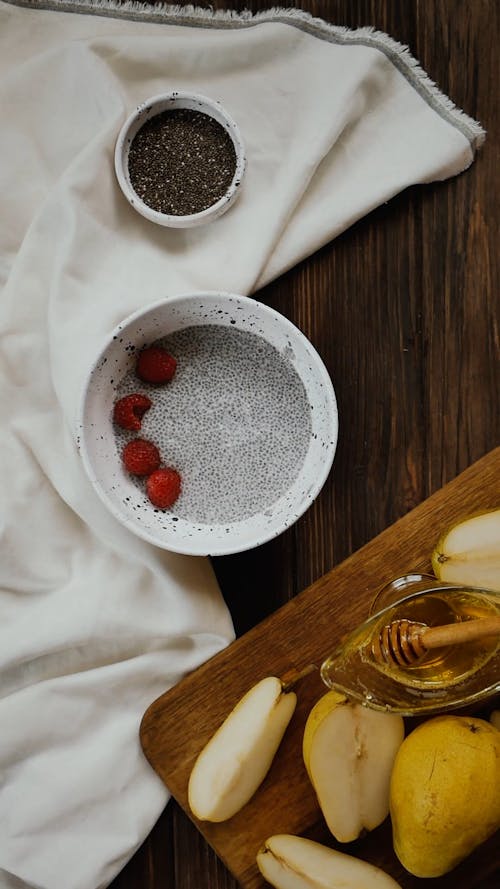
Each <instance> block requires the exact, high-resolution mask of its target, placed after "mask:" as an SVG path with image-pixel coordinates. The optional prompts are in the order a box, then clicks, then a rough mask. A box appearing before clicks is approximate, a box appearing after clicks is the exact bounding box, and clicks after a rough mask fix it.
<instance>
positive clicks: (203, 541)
mask: <svg viewBox="0 0 500 889" xmlns="http://www.w3.org/2000/svg"><path fill="white" fill-rule="evenodd" d="M200 299H201V300H204V302H205V304H211V305H213V309H212V311H213V312H214V315H213V320H212V321H210V320H208V321H205V322H203V323H205V324H210V323H214V324H216V323H220V321H219V320H216V319H217V318H218V317H219V316H218V311H219V308H220V306H221V305H224V306H225V307H227V306H228V305H229V306H230V307H231V308H233V309H234V308H236V309H237V306H238V305H242V306H243V307H245V308H246V309H247V310H248V312H251V311H254V312H255V313H256V316H257V317H259V318H261V319H267V320H269V321H270V322H271V323H272V324H274V325H277V327H276V330H277V331H279V334H280V336H282V337H283V338H284V339H285V338H288V342H293V344H294V345H295V347H296V348H301V349H302V350H303V355H304V356H307V360H308V362H309V370H310V372H311V374H312V376H311V380H313V381H314V385H315V386H317V387H319V389H320V390H321V392H322V394H323V400H324V410H325V418H324V420H323V421H322V418H321V417H320V416H319V415H320V411H319V410H316V411H314V410H313V411H311V422H312V430H311V438H310V443H309V449H308V452H307V454H306V457H305V459H304V462H303V468H302V470H301V472H300V473H299V475H298V477H297V479H296V481H295V482H294V484H293V485H292V486H291V488H290V489H289V490H288V491H287V492H286V494H284V495H282V496H281V497H280V498H278V500H277V501H275V503H274V504H271V505H269V504H266V505H265V509H264V510H263V511H262V512H261V513H256V514H254V515H252V516H250V517H249V518H247V519H243V520H238V521H234V522H228V523H222V524H216V523H212V525H210V524H209V523H201V522H199V523H194V522H188V521H187V520H185V519H181V518H179V517H175V514H174V511H172V513H171V512H170V511H167V512H161V513H160V515H161V516H162V519H161V521H164V522H166V524H167V528H165V527H164V526H162V528H163V530H164V531H165V533H164V534H163V533H162V534H161V535H158V534H155V533H151V532H150V531H149V530H148V529H147V528H146V527H145V525H144V524H143V525H141V524H140V522H139V521H137V519H136V517H135V515H134V513H133V512H130V511H127V509H125V508H124V507H123V497H122V500H121V501H120V505H118V504H117V502H116V499H117V498H116V497H114V496H111V494H112V490H114V486H110V485H109V484H107V485H105V484H104V483H103V482H102V479H101V478H100V477H99V472H98V467H96V465H95V463H96V461H95V459H94V457H93V454H92V447H93V448H94V449H95V447H96V446H97V447H102V446H103V445H101V441H103V442H104V441H106V440H110V439H111V440H112V442H113V445H114V446H115V442H116V439H115V432H114V428H113V423H112V404H113V402H114V397H113V392H114V394H115V395H116V388H117V386H118V384H119V382H120V381H121V379H122V378H123V375H124V373H125V372H126V371H124V372H123V373H122V374H121V375H120V377H119V379H118V380H117V382H116V384H115V383H114V382H113V385H110V384H109V383H108V384H107V389H108V390H109V396H110V397H109V404H108V406H107V411H106V424H107V427H106V428H103V427H102V425H101V426H98V425H97V424H96V423H94V424H92V423H91V422H90V423H89V420H90V421H91V411H90V410H89V406H90V407H92V398H93V396H95V391H94V390H95V389H96V388H97V390H98V387H99V375H100V374H101V375H102V368H103V367H104V366H105V364H106V363H107V360H108V356H109V357H110V358H111V357H112V355H111V356H110V355H109V352H110V349H111V350H113V348H114V349H119V348H121V350H122V352H123V353H124V354H125V353H126V351H127V346H126V345H122V346H121V347H120V346H118V345H117V344H118V343H121V342H122V341H123V342H124V343H125V342H126V340H127V331H128V330H130V329H134V327H135V325H136V324H137V322H140V321H141V320H142V321H144V320H145V319H148V318H152V319H154V317H155V313H157V312H159V311H162V310H165V311H166V310H167V309H170V310H173V311H175V310H176V309H178V308H179V306H181V307H182V304H183V303H185V302H188V303H190V304H191V303H192V304H193V305H194V304H196V303H199V301H200ZM216 312H217V315H216V314H215V313H216ZM249 317H251V316H250V315H249ZM198 323H200V322H198ZM230 323H231V324H232V323H233V322H230ZM264 323H265V322H264ZM189 326H192V325H191V324H189V323H187V324H181V325H179V326H177V327H175V326H173V327H171V329H169V330H166V331H165V332H161V331H160V332H157V333H156V335H154V334H152V333H151V331H150V328H148V332H147V334H146V335H145V336H143V337H139V338H138V337H135V339H134V343H135V344H136V345H137V346H138V347H140V346H142V345H144V344H145V343H147V342H152V341H153V340H154V339H159V338H161V336H164V335H168V334H169V333H171V332H174V330H180V329H183V328H185V327H189ZM225 326H228V327H229V324H228V325H225ZM231 329H242V328H241V327H240V328H238V327H237V326H234V327H231ZM244 329H246V328H244ZM252 332H254V333H257V334H259V331H252ZM264 339H266V341H267V342H271V344H272V345H275V344H274V343H273V342H272V341H271V340H270V339H268V338H267V337H264ZM115 360H116V359H115ZM122 360H125V359H123V356H122ZM133 360H134V359H133V356H132V355H131V354H130V352H129V353H128V356H127V358H126V361H128V362H129V367H131V366H132V361H133ZM111 363H112V362H111V361H110V364H109V365H108V370H107V372H109V373H113V380H114V376H115V372H114V371H112V370H111V368H110V365H111ZM292 363H293V362H292ZM295 369H296V372H297V373H298V374H299V376H300V378H301V379H302V382H303V383H304V385H305V387H306V392H307V394H308V397H310V393H311V385H310V384H309V385H308V384H307V382H305V381H304V374H303V373H301V372H300V370H299V368H298V367H295ZM94 402H95V397H94ZM314 407H316V408H317V407H318V403H316V404H315V405H314ZM322 422H323V426H324V427H325V428H324V434H322V435H318V429H321V428H322ZM315 424H316V425H315ZM91 426H92V428H93V429H94V431H93V432H92V434H91V431H90V429H91ZM94 427H95V428H94ZM337 440H338V411H337V401H336V396H335V391H334V388H333V383H332V381H331V379H330V376H329V374H328V371H327V369H326V367H325V365H324V363H323V361H322V359H321V357H320V356H319V354H318V352H317V351H316V350H315V348H314V346H313V345H312V343H311V342H310V341H309V340H308V339H307V337H306V336H305V335H304V334H303V333H302V331H301V330H300V329H299V328H298V327H296V325H294V324H293V323H292V322H291V321H289V320H288V319H287V318H286V317H285V316H284V315H281V314H280V313H279V312H277V311H275V310H274V309H272V308H270V307H269V306H266V305H265V304H264V303H260V302H258V301H257V300H255V299H253V298H251V297H246V296H241V295H238V294H233V293H226V292H220V291H219V292H217V291H196V292H194V293H184V294H179V295H177V296H172V297H167V298H164V299H161V300H159V301H158V302H156V303H153V304H151V305H149V306H147V307H146V308H145V309H144V308H142V309H139V310H138V311H136V312H133V313H132V314H131V315H129V316H128V317H127V318H125V319H124V320H123V321H122V322H121V323H120V324H118V325H117V326H116V327H115V328H114V330H113V331H112V332H111V333H110V334H109V336H108V337H107V338H106V340H105V342H104V344H103V346H102V347H101V349H100V350H99V352H98V354H97V357H96V358H95V360H94V362H93V363H92V366H91V368H90V370H89V373H88V375H87V377H86V379H85V381H84V384H83V387H82V392H81V397H80V403H79V408H78V416H77V443H78V448H79V451H80V455H81V458H82V462H83V466H84V469H85V471H86V473H87V476H88V478H89V479H90V482H91V483H92V486H93V488H94V490H95V491H96V493H97V494H98V496H99V498H100V499H101V501H102V502H103V503H104V504H105V506H106V507H107V508H108V510H109V511H110V512H111V513H112V514H113V515H114V516H115V518H116V519H118V521H119V522H120V523H121V524H122V525H124V526H125V527H127V528H128V529H129V530H130V531H132V532H133V533H134V534H136V535H137V536H138V537H140V538H142V539H143V540H146V541H148V542H149V543H152V544H154V545H156V546H159V547H160V548H162V549H165V550H169V551H171V552H177V553H183V554H188V555H197V556H221V555H230V554H232V553H238V552H244V551H245V550H249V549H254V548H255V547H257V546H260V545H262V544H263V543H267V542H268V541H269V540H271V539H273V538H274V537H277V536H279V535H280V534H282V533H283V531H285V530H286V529H287V528H288V527H291V526H292V525H293V524H294V523H295V522H296V521H297V520H298V519H299V518H300V517H301V516H302V515H303V514H304V513H305V512H306V510H307V509H308V508H309V507H310V506H311V504H312V503H313V501H314V500H315V499H316V497H317V496H318V494H319V492H320V491H321V489H322V487H323V485H324V483H325V481H326V479H327V477H328V475H329V473H330V470H331V467H332V463H333V460H334V456H335V452H336V448H337ZM312 450H314V452H315V453H317V454H318V455H320V457H321V460H320V466H319V468H318V469H317V470H316V471H315V472H314V474H313V475H312V477H311V478H309V479H304V478H303V475H302V474H303V471H304V466H306V463H307V461H308V459H309V460H310V454H311V451H312ZM106 459H110V458H109V448H108V449H107V451H106ZM112 459H113V460H114V461H115V463H114V468H113V472H114V473H115V477H116V479H117V482H121V484H122V485H123V486H125V487H126V488H127V489H128V492H129V494H131V493H132V491H133V482H131V480H130V479H129V478H128V477H127V473H126V472H125V471H124V469H123V467H122V465H121V461H120V459H119V456H118V454H114V455H113V457H112ZM304 482H306V484H305V487H304V490H303V491H302V492H301V494H300V496H295V494H294V492H295V490H296V489H297V490H298V489H299V488H300V486H301V484H302V485H304ZM292 494H294V496H293V497H292ZM136 496H138V495H137V494H136ZM287 498H289V499H291V500H293V502H294V508H293V509H287V508H286V506H287ZM271 506H272V508H273V509H276V511H277V512H278V513H279V515H281V516H282V519H281V520H280V521H279V522H277V523H275V524H273V523H272V522H271V521H270V520H269V521H268V522H267V526H266V518H265V517H266V516H267V515H268V514H269V510H270V508H271ZM152 514H154V515H156V514H157V511H156V512H155V511H154V510H153V509H152ZM261 517H262V520H261ZM174 523H175V524H174ZM227 525H229V526H230V533H226V534H224V535H222V534H221V536H220V537H219V538H218V539H217V541H215V540H214V537H213V536H211V534H210V531H213V530H214V526H215V528H216V530H217V533H218V534H219V533H221V531H219V529H224V530H226V528H227ZM254 526H255V532H254V533H251V534H250V536H248V534H247V536H246V537H245V533H247V532H248V528H249V527H250V528H252V527H254ZM185 529H190V531H189V533H190V535H191V536H190V537H188V539H187V540H186V539H185V538H184V536H183V534H184V531H185ZM179 532H182V533H179ZM179 538H182V542H180V540H179Z"/></svg>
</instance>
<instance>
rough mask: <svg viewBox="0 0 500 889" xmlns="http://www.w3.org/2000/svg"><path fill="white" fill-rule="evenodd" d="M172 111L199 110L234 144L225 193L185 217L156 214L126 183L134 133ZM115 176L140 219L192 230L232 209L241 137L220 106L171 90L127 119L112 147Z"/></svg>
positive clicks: (241, 169) (241, 164)
mask: <svg viewBox="0 0 500 889" xmlns="http://www.w3.org/2000/svg"><path fill="white" fill-rule="evenodd" d="M174 108H189V109H191V110H196V111H200V112H202V113H204V114H207V115H209V116H210V117H212V118H214V120H216V121H217V122H218V123H220V124H221V125H222V126H223V127H224V129H225V130H226V132H227V133H228V135H229V136H230V138H231V141H232V143H233V145H234V150H235V153H236V167H235V171H234V175H233V178H232V180H231V184H230V185H229V188H228V189H227V191H226V193H225V194H224V195H223V196H222V197H221V198H219V200H218V201H216V202H215V204H212V205H211V206H210V207H207V208H206V209H205V210H201V211H200V212H199V213H191V214H188V215H185V216H173V215H171V214H168V213H159V212H158V211H157V210H154V209H153V208H152V207H150V206H148V204H146V203H144V201H143V200H142V199H141V198H140V197H139V195H138V194H137V192H136V191H134V188H133V187H132V184H131V182H130V176H129V172H128V154H129V150H130V145H131V144H132V141H133V139H134V137H135V136H136V134H137V132H138V131H139V130H140V129H141V127H142V126H144V124H145V123H146V121H147V120H149V119H150V118H151V117H155V116H156V115H157V114H161V113H162V112H163V111H168V110H169V109H170V110H173V109H174ZM114 163H115V173H116V178H117V180H118V184H119V186H120V188H121V190H122V192H123V194H124V195H125V197H126V199H127V201H128V202H129V204H130V206H131V207H133V209H134V210H136V211H137V212H138V213H140V214H141V216H144V217H145V218H146V219H148V220H149V221H150V222H155V223H156V224H157V225H163V226H165V227H168V228H194V227H196V226H198V225H203V224H205V223H207V222H212V221H213V220H214V219H218V218H219V216H222V214H223V213H225V212H226V210H229V208H230V207H231V206H232V204H233V203H234V201H235V200H236V198H237V197H238V195H239V193H240V189H241V184H242V181H243V176H244V173H245V168H246V155H245V147H244V143H243V138H242V135H241V132H240V129H239V127H238V125H237V124H236V122H235V121H234V120H233V118H232V117H231V115H230V114H229V113H228V112H227V111H226V110H225V109H224V108H223V107H222V105H221V103H220V102H218V101H217V100H215V99H211V98H209V97H208V96H203V95H200V94H199V93H191V92H186V91H183V90H172V91H170V92H168V93H160V94H159V95H156V96H151V97H150V98H149V99H146V100H145V101H144V102H141V104H140V105H138V106H137V108H136V109H135V110H134V111H133V112H132V113H131V114H130V115H129V117H127V119H126V121H125V123H124V124H123V126H122V128H121V130H120V132H119V134H118V138H117V140H116V145H115V155H114Z"/></svg>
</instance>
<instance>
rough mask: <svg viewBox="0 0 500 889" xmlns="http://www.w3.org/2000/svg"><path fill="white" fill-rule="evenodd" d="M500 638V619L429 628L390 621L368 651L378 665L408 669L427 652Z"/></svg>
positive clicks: (415, 622) (485, 619) (481, 619)
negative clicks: (489, 637) (490, 637)
mask: <svg viewBox="0 0 500 889" xmlns="http://www.w3.org/2000/svg"><path fill="white" fill-rule="evenodd" d="M496 635H500V617H484V618H483V617H481V618H477V619H476V620H466V621H463V622H462V623H456V624H444V625H443V626H441V627H429V626H427V624H422V623H418V622H417V621H412V620H406V619H405V618H402V619H401V620H393V621H392V622H391V623H390V624H388V626H385V627H383V629H382V630H381V631H380V633H379V634H378V636H376V637H375V638H374V639H373V640H372V645H371V650H372V654H373V656H374V658H375V660H376V661H378V663H379V664H391V663H392V664H394V663H395V664H399V665H400V666H402V667H408V666H411V665H412V664H414V663H415V662H416V661H418V660H419V659H420V658H421V657H422V656H423V655H424V654H425V653H426V652H427V651H428V650H429V649H432V648H443V647H444V646H445V645H459V644H461V643H463V642H474V641H476V640H477V639H486V638H487V637H488V636H496Z"/></svg>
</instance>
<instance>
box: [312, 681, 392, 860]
mask: <svg viewBox="0 0 500 889" xmlns="http://www.w3.org/2000/svg"><path fill="white" fill-rule="evenodd" d="M403 738H404V723H403V719H402V718H401V716H398V715H392V714H387V713H379V712H377V711H375V710H370V709H368V708H367V707H363V706H362V705H361V704H357V703H354V702H351V701H348V700H347V698H346V697H345V696H344V695H342V694H339V693H338V692H336V691H329V692H327V693H326V694H325V695H323V697H321V698H320V699H319V701H318V702H317V703H316V704H315V706H314V707H313V709H312V710H311V712H310V714H309V717H308V719H307V722H306V726H305V729H304V739H303V747H302V752H303V758H304V764H305V767H306V769H307V773H308V775H309V778H310V780H311V783H312V785H313V787H314V789H315V791H316V796H317V797H318V803H319V806H320V809H321V811H322V813H323V816H324V818H325V821H326V823H327V825H328V828H329V830H330V831H331V832H332V834H333V835H334V837H335V838H336V839H337V840H338V841H339V842H341V843H349V842H351V841H352V840H355V839H356V838H357V837H358V836H359V835H360V833H362V831H363V830H373V828H374V827H377V826H378V825H379V824H381V823H382V821H384V819H385V818H386V817H387V815H388V814H389V784H390V776H391V770H392V766H393V763H394V757H395V756H396V752H397V750H398V748H399V746H400V745H401V743H402V741H403Z"/></svg>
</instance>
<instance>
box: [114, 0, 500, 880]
mask: <svg viewBox="0 0 500 889" xmlns="http://www.w3.org/2000/svg"><path fill="white" fill-rule="evenodd" d="M199 5H200V6H208V5H209V4H208V3H199ZM210 5H211V6H212V7H214V8H217V9H224V8H234V9H243V8H247V9H250V10H251V11H257V10H259V9H263V8H268V7H270V6H271V5H272V4H271V3H266V2H261V0H248V2H224V0H215V2H213V3H211V4H210ZM283 5H284V6H288V7H295V6H297V7H299V8H302V9H305V10H308V11H309V12H311V13H312V14H313V15H316V16H319V17H322V18H324V19H327V20H328V21H331V22H334V23H335V24H339V25H346V26H349V27H353V28H354V27H359V26H362V25H373V26H374V27H375V28H377V29H379V30H382V31H385V32H387V33H389V34H390V35H391V36H392V37H394V38H395V39H397V40H398V41H400V42H401V43H403V44H406V45H408V46H409V47H410V49H411V51H412V53H413V55H415V56H416V57H417V58H418V59H419V61H420V62H421V64H422V66H423V67H424V69H425V70H426V71H427V72H428V74H429V75H430V76H431V77H432V78H433V80H435V81H436V82H437V83H438V85H439V86H440V87H441V89H442V90H443V91H444V92H445V93H447V94H448V95H449V96H450V97H452V98H453V100H454V102H455V103H456V104H457V105H458V106H459V107H461V108H463V109H464V110H465V111H466V112H467V113H468V114H469V115H471V116H473V117H475V118H476V119H478V120H480V122H481V123H482V124H483V126H484V127H485V128H486V129H487V131H488V137H487V141H486V143H485V146H484V148H483V149H482V151H481V152H480V154H479V156H478V157H477V159H476V161H475V163H474V164H473V166H472V167H471V169H470V170H468V171H467V172H466V173H464V174H463V175H461V176H459V177H457V178H455V179H451V180H449V181H447V182H444V183H436V184H433V185H429V186H424V187H416V188H411V189H408V190H407V191H405V192H404V193H403V194H401V195H399V196H398V197H396V198H395V199H394V200H392V201H390V203H389V204H387V205H386V206H383V207H381V208H379V209H378V210H376V211H374V212H373V213H371V214H370V215H369V216H368V217H366V218H364V219H363V220H361V221H360V222H359V223H357V224H356V225H355V226H354V227H352V228H351V229H350V230H349V231H347V232H346V233H345V234H343V235H342V236H341V237H339V238H338V239H337V240H336V241H335V242H333V243H331V244H329V245H327V246H326V247H324V248H323V249H322V250H320V251H319V252H318V253H317V254H315V255H314V256H312V257H310V258H309V259H307V260H306V261H304V262H303V263H301V264H300V265H298V266H297V267H295V268H294V269H292V270H291V271H290V272H289V273H288V274H286V275H285V276H284V277H282V278H281V279H280V280H278V281H275V282H274V283H273V284H271V285H270V286H269V287H267V288H266V289H265V290H263V291H261V292H260V293H259V294H258V298H259V299H260V300H261V301H263V302H265V303H267V304H268V305H270V306H272V307H273V308H275V309H277V310H278V311H280V312H282V313H283V314H285V315H286V316H287V317H288V318H290V319H291V320H292V321H293V322H294V323H295V324H297V325H298V326H299V327H300V328H301V330H303V332H304V333H305V334H306V335H307V336H308V337H309V339H310V340H311V341H312V343H313V344H314V345H315V347H316V348H317V350H318V351H319V353H320V355H321V356H322V358H323V360H324V361H325V363H326V366H327V368H328V370H329V372H330V374H331V377H332V379H333V382H334V385H335V389H336V394H337V398H338V402H339V416H340V437H339V445H338V450H337V455H336V458H335V462H334V466H333V470H332V472H331V475H330V477H329V479H328V481H327V483H326V485H325V487H324V489H323V491H322V492H321V494H320V496H319V497H318V499H317V500H316V502H315V503H314V505H313V506H312V507H311V509H310V510H309V511H308V512H307V513H306V515H305V516H303V518H302V519H301V520H300V521H299V522H298V523H297V524H296V525H294V526H293V527H292V528H290V529H289V530H288V531H287V532H286V533H285V534H283V535H282V536H281V537H279V538H278V539H276V540H273V541H272V542H271V543H268V544H266V545H264V546H261V547H259V548H257V549H255V550H253V551H250V552H246V553H242V554H240V555H234V556H229V557H225V558H218V559H214V566H215V570H216V573H217V576H218V579H219V581H220V585H221V588H222V591H223V593H224V596H225V598H226V601H227V603H228V605H229V607H230V609H231V613H232V615H233V619H234V622H235V626H236V631H237V634H238V635H241V634H243V633H244V632H245V631H247V630H248V629H250V628H251V627H253V626H254V625H255V624H257V623H258V622H259V621H260V620H262V619H263V618H264V617H266V616H267V615H269V614H270V613H271V612H273V611H274V610H275V609H276V608H278V607H279V606H280V605H282V604H283V603H285V602H287V601H288V600H289V599H291V598H292V597H294V596H295V595H296V594H297V593H298V592H299V591H301V590H302V589H304V588H305V587H307V586H309V585H310V584H311V583H313V582H314V581H315V580H317V579H318V578H319V577H320V576H321V575H322V574H324V573H325V572H327V571H328V570H330V569H331V568H332V567H333V566H334V565H336V564H338V563H339V562H340V561H342V560H343V559H344V558H345V557H347V556H348V555H350V554H351V553H352V552H354V551H355V550H357V549H358V548H359V547H360V546H362V545H363V544H364V543H366V542H367V541H368V540H370V539H371V538H373V537H374V536H375V535H377V534H378V533H379V532H381V531H382V530H383V529H384V528H386V527H387V526H389V525H390V524H392V523H393V522H394V521H395V520H396V519H398V518H399V517H401V516H403V515H404V514H405V513H407V512H408V510H410V509H411V508H412V507H414V506H416V505H417V504H418V503H420V502H421V501H422V500H424V499H425V498H426V497H428V496H429V495H430V494H431V493H433V492H434V491H436V490H437V489H438V488H440V487H441V486H442V485H443V484H444V483H446V482H447V481H449V480H451V479H453V478H454V477H455V476H456V475H457V474H458V473H459V472H461V471H462V470H463V469H465V468H466V467H467V466H469V465H470V464H471V463H473V462H474V461H475V460H477V459H478V458H479V457H481V456H482V455H483V454H485V453H486V452H487V451H489V450H490V449H492V448H493V447H495V446H496V445H497V444H498V443H499V441H500V436H499V409H498V389H499V377H498V357H499V355H498V318H499V311H498V310H499V301H498V259H497V256H498V232H499V225H498V223H499V214H498V202H499V188H498V185H499V174H498V129H499V128H498V124H499V106H498V82H499V74H500V71H499V65H498V36H499V24H500V6H499V4H498V2H497V0H468V2H466V0H331V2H329V0H303V2H301V3H294V2H289V0H288V2H287V3H285V4H283ZM497 885H498V882H497V881H496V880H492V881H491V882H488V884H485V882H484V880H482V881H481V883H480V884H479V883H478V885H477V889H493V886H497ZM236 887H237V884H236V882H235V881H234V880H233V878H232V877H231V875H230V874H229V873H228V872H227V870H226V869H225V868H224V866H223V865H222V863H221V862H220V861H218V859H217V857H216V856H215V854H214V853H213V852H212V851H211V849H210V848H209V846H208V845H207V844H206V843H205V841H204V840H203V839H202V837H201V836H200V834H199V833H198V831H197V830H196V828H195V827H194V826H193V825H192V824H191V822H190V821H189V819H188V818H187V817H186V816H185V815H184V813H183V812H182V811H181V810H180V808H179V807H178V806H177V804H176V803H175V802H171V803H170V804H169V805H168V806H167V808H166V810H165V812H164V814H163V815H162V817H161V818H160V820H159V821H158V823H157V825H156V826H155V828H154V830H153V831H152V833H151V835H150V836H149V837H148V839H147V840H146V842H145V843H144V844H143V846H142V847H141V848H140V849H139V851H138V852H137V853H136V855H135V856H134V857H133V858H132V860H131V861H130V862H129V864H128V865H127V866H126V867H125V869H124V870H123V871H122V873H121V874H120V875H119V876H118V877H117V878H116V879H115V880H114V882H113V883H112V889H236ZM457 889H460V885H459V884H458V883H457Z"/></svg>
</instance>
